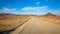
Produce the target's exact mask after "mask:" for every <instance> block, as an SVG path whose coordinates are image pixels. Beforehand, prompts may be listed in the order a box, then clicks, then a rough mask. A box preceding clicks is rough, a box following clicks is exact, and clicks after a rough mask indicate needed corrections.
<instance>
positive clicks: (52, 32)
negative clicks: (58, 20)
mask: <svg viewBox="0 0 60 34" xmlns="http://www.w3.org/2000/svg"><path fill="white" fill-rule="evenodd" d="M9 34H60V25H58V24H54V23H51V22H49V21H44V20H43V19H39V18H37V17H31V19H30V20H29V21H28V22H26V23H25V24H23V25H22V26H20V27H18V28H17V29H16V30H15V31H12V32H10V33H9Z"/></svg>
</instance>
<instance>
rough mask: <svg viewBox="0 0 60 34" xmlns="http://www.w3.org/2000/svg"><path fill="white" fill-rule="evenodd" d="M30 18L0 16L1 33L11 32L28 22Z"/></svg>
mask: <svg viewBox="0 0 60 34" xmlns="http://www.w3.org/2000/svg"><path fill="white" fill-rule="evenodd" d="M29 18H30V16H23V15H21V16H20V15H2V14H0V31H4V30H10V29H13V28H15V27H17V26H18V25H21V24H22V23H24V22H25V21H27V20H28V19H29Z"/></svg>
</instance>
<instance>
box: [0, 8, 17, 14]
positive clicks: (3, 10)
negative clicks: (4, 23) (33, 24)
mask: <svg viewBox="0 0 60 34" xmlns="http://www.w3.org/2000/svg"><path fill="white" fill-rule="evenodd" d="M15 10H16V9H15V8H13V9H9V8H6V7H3V8H2V9H0V13H12V12H13V11H15Z"/></svg>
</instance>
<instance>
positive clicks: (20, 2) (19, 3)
mask: <svg viewBox="0 0 60 34" xmlns="http://www.w3.org/2000/svg"><path fill="white" fill-rule="evenodd" d="M47 12H51V13H53V14H57V15H60V0H0V13H14V14H36V15H43V14H45V13H47Z"/></svg>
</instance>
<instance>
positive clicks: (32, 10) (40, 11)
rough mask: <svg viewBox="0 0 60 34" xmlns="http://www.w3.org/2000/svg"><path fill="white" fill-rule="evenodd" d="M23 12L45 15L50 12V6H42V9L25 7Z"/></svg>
mask: <svg viewBox="0 0 60 34" xmlns="http://www.w3.org/2000/svg"><path fill="white" fill-rule="evenodd" d="M21 10H22V12H23V11H24V14H37V15H39V14H45V13H46V12H48V6H42V7H24V8H22V9H21Z"/></svg>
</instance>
